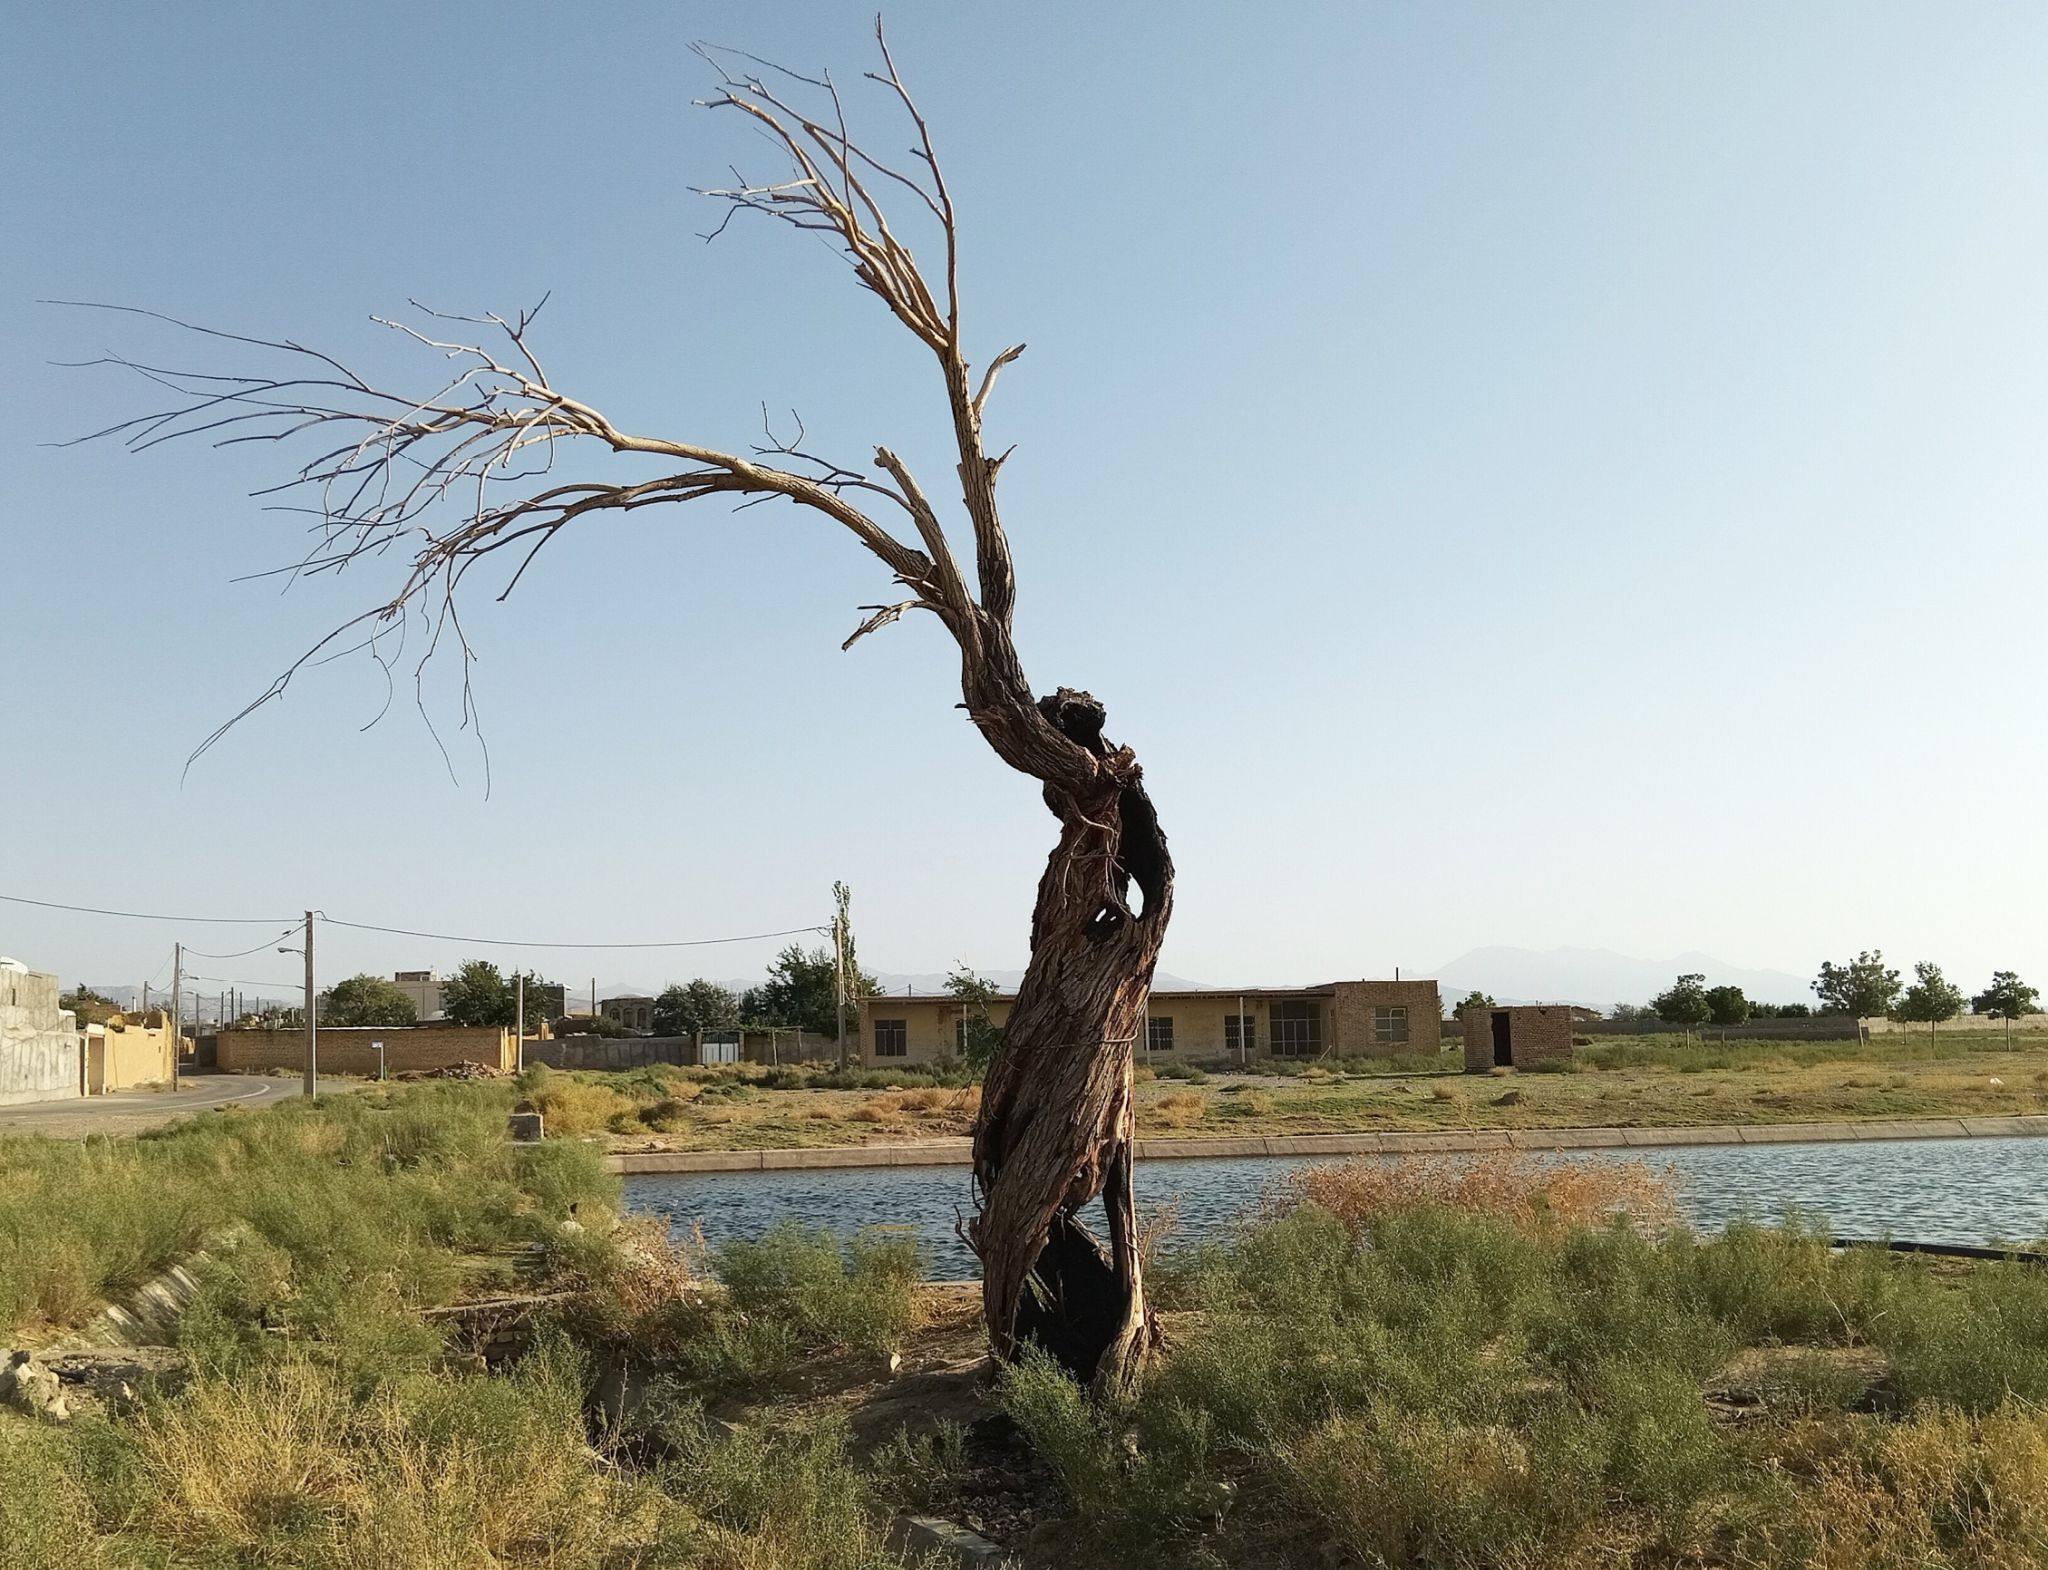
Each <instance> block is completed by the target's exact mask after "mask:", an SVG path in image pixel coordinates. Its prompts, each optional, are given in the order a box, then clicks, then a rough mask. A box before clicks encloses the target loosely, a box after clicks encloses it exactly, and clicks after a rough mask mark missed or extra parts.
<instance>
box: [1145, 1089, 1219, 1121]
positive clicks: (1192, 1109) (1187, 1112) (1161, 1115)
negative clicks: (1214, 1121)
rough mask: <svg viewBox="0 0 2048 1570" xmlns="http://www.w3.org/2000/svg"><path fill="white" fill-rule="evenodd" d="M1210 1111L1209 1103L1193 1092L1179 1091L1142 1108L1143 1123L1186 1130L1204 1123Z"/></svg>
mask: <svg viewBox="0 0 2048 1570" xmlns="http://www.w3.org/2000/svg"><path fill="white" fill-rule="evenodd" d="M1208 1110H1209V1103H1208V1101H1207V1100H1206V1099H1205V1098H1204V1097H1201V1096H1198V1095H1195V1094H1194V1093H1193V1092H1192V1091H1178V1092H1176V1093H1174V1094H1173V1095H1170V1096H1161V1097H1160V1098H1159V1099H1158V1100H1157V1101H1154V1102H1152V1103H1151V1104H1150V1105H1148V1106H1145V1107H1142V1108H1141V1109H1140V1111H1141V1118H1140V1121H1141V1122H1145V1123H1152V1124H1156V1125H1158V1126H1159V1127H1160V1128H1186V1127H1188V1125H1190V1124H1192V1123H1199V1122H1201V1121H1202V1118H1203V1116H1204V1114H1206V1113H1207V1112H1208Z"/></svg>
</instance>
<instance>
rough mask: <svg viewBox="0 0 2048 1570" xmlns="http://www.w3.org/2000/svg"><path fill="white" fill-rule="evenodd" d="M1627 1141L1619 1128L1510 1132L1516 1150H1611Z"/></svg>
mask: <svg viewBox="0 0 2048 1570" xmlns="http://www.w3.org/2000/svg"><path fill="white" fill-rule="evenodd" d="M1627 1143H1628V1141H1627V1139H1626V1138H1624V1137H1623V1135H1622V1131H1621V1130H1620V1129H1618V1128H1518V1129H1514V1130H1512V1131H1510V1132H1509V1134H1508V1145H1509V1147H1510V1148H1512V1149H1515V1150H1609V1149H1613V1148H1615V1147H1616V1146H1620V1145H1625V1144H1627Z"/></svg>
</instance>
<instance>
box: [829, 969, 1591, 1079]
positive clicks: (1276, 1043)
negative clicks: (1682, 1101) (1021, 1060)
mask: <svg viewBox="0 0 2048 1570" xmlns="http://www.w3.org/2000/svg"><path fill="white" fill-rule="evenodd" d="M1015 1001H1016V999H1015V997H1014V996H1013V995H1011V994H1007V993H1006V994H1003V995H1002V996H1000V997H997V998H996V999H994V1000H993V1001H992V1002H990V1004H989V1005H988V1015H989V1018H990V1019H991V1020H993V1021H994V1022H995V1023H996V1024H997V1025H999V1026H1000V1025H1002V1024H1003V1023H1005V1022H1006V1021H1007V1020H1008V1019H1009V1017H1010V1006H1011V1004H1012V1003H1014V1002H1015ZM976 1007H977V1005H971V1004H963V1003H961V1002H960V1001H959V1000H958V999H956V998H953V997H951V996H948V995H943V994H940V995H934V994H924V995H921V996H892V995H887V994H883V995H878V996H875V997H869V998H862V999H861V1000H860V1058H861V1061H862V1062H863V1063H866V1064H869V1065H871V1066H874V1067H880V1068H886V1067H888V1066H889V1065H890V1064H892V1063H930V1062H933V1061H935V1060H937V1059H940V1058H947V1057H957V1056H959V1055H960V1053H961V1051H962V1050H963V1048H964V1047H965V1045H966V1038H967V1020H968V1017H969V1014H970V1013H971V1012H972V1011H973V1010H974V1009H975V1008H976ZM1442 1024H1443V1004H1442V1001H1441V1000H1440V998H1439V997H1438V995H1437V988H1436V983H1435V982H1434V981H1334V982H1331V983H1329V984H1328V985H1326V986H1320V987H1247V988H1245V989H1244V990H1243V991H1242V992H1219V991H1212V990H1203V991H1180V992H1154V993H1153V994H1152V999H1151V1002H1150V1004H1149V1005H1148V1006H1147V1009H1146V1016H1145V1033H1144V1037H1143V1039H1141V1040H1140V1041H1139V1042H1138V1043H1137V1044H1136V1047H1135V1049H1134V1050H1135V1053H1136V1056H1137V1058H1138V1060H1139V1061H1140V1062H1184V1063H1235V1062H1245V1061H1258V1060H1261V1059H1272V1058H1297V1059H1303V1060H1309V1059H1315V1058H1327V1057H1346V1058H1352V1057H1393V1056H1395V1055H1397V1054H1399V1055H1406V1054H1409V1053H1424V1054H1430V1053H1435V1052H1436V1051H1438V1050H1439V1048H1440V1046H1441V1044H1442V1043H1441V1039H1440V1032H1441V1028H1442ZM1566 1039H1567V1041H1569V1039H1570V1038H1569V1036H1567V1038H1566Z"/></svg>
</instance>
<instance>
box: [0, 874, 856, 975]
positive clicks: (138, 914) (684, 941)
mask: <svg viewBox="0 0 2048 1570" xmlns="http://www.w3.org/2000/svg"><path fill="white" fill-rule="evenodd" d="M0 900H5V901H7V902H8V903H10V904H15V905H34V906H36V907H38V908H39V909H42V910H68V911H75V912H77V913H79V914H81V915H87V916H119V917H122V918H125V919H127V920H131V921H168V922H175V923H179V924H186V923H204V924H206V925H209V926H228V927H253V926H265V927H269V926H276V925H278V924H279V923H280V922H282V923H283V925H284V929H285V931H284V934H281V935H287V934H290V933H292V932H295V931H297V930H298V927H299V922H298V921H297V920H295V919H293V918H290V917H278V916H270V917H263V916H160V915H154V914H151V913H149V912H146V911H139V910H108V909H103V908H101V907H99V906H96V905H65V904H60V903H58V902H57V901H55V900H42V899H28V898H26V897H24V896H22V895H19V894H0ZM314 919H316V920H318V921H321V922H324V923H325V924H327V925H328V926H330V927H347V928H349V929H351V930H352V931H356V932H384V933H389V934H391V935H393V936H395V937H401V938H431V939H435V940H438V941H440V942H444V943H474V944H477V945H479V946H481V947H485V948H503V949H699V948H713V947H716V946H718V945H720V944H726V943H759V942H762V941H763V940H765V939H768V938H794V937H800V936H803V935H805V934H808V933H819V932H829V931H830V930H831V928H830V927H822V926H813V927H785V928H783V929H782V930H781V931H779V932H743V933H740V934H738V935H737V936H734V937H729V938H670V939H662V940H659V941H650V942H644V943H529V942H522V941H519V940H517V939H513V938H477V937H465V936H464V935H462V934H460V933H454V932H420V931H417V930H416V929H414V928H411V927H385V926H379V925H378V924H376V923H375V922H368V921H342V920H340V919H338V918H337V917H334V916H330V915H328V914H327V913H326V912H324V911H316V912H315V913H314ZM272 941H274V940H266V941H265V942H263V943H259V944H257V945H256V946H255V948H247V949H242V950H241V951H239V952H238V953H234V954H208V953H203V952H202V951H201V950H198V949H191V950H188V951H187V952H188V953H192V954H195V955H199V956H200V957H201V958H204V959H240V958H241V957H242V956H243V955H244V954H254V953H255V952H257V950H258V949H263V948H267V947H269V946H270V942H272ZM216 979H217V978H216Z"/></svg>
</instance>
